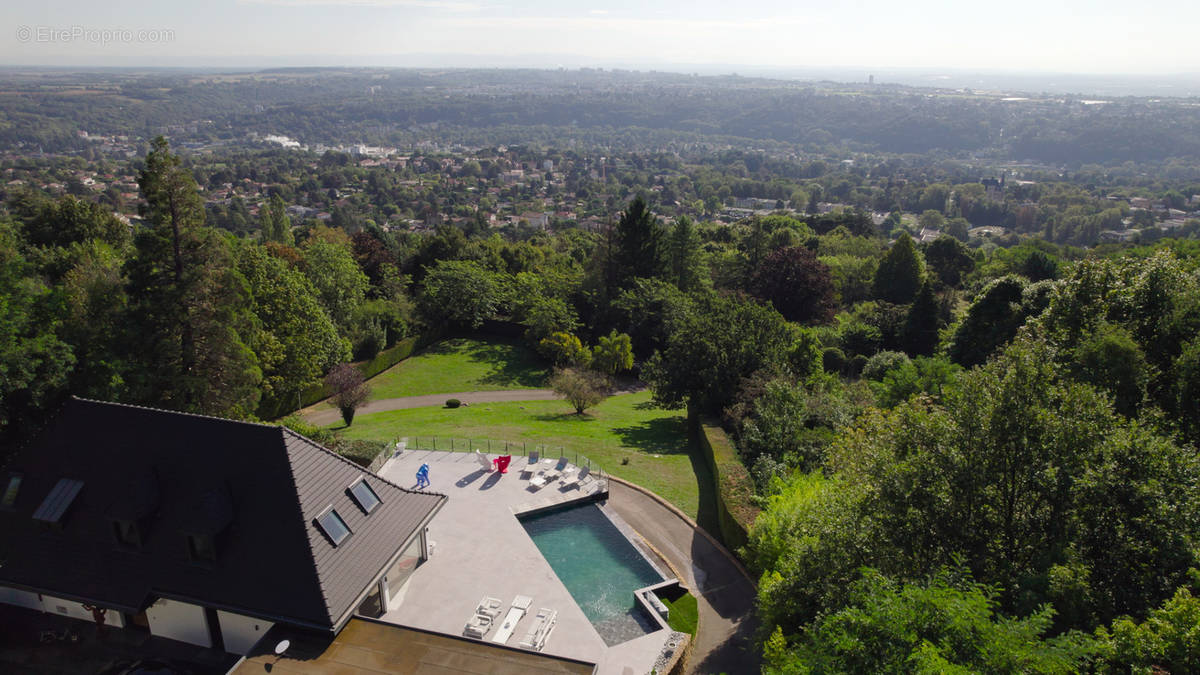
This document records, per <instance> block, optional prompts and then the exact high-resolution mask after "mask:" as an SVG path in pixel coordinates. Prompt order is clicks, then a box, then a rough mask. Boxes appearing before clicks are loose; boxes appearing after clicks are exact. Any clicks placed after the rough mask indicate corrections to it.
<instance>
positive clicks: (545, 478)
mask: <svg viewBox="0 0 1200 675" xmlns="http://www.w3.org/2000/svg"><path fill="white" fill-rule="evenodd" d="M556 480H558V472H557V471H554V470H553V469H544V470H542V471H539V472H538V474H537V475H536V476H534V477H533V478H530V479H529V487H532V488H537V489H541V488H544V487H546V485H547V484H549V483H553V482H554V481H556Z"/></svg>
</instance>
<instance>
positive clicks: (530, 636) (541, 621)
mask: <svg viewBox="0 0 1200 675" xmlns="http://www.w3.org/2000/svg"><path fill="white" fill-rule="evenodd" d="M556 623H558V612H556V611H554V610H550V609H546V608H545V607H543V608H542V609H539V610H538V613H537V616H536V617H534V621H533V625H532V626H530V627H529V632H528V633H526V634H525V638H524V639H523V640H521V641H520V642H518V643H517V646H518V647H520V648H521V649H530V650H533V651H535V652H540V651H542V649H543V648H544V647H545V646H546V640H548V639H550V633H551V632H552V631H553V630H554V624H556Z"/></svg>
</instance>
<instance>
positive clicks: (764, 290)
mask: <svg viewBox="0 0 1200 675" xmlns="http://www.w3.org/2000/svg"><path fill="white" fill-rule="evenodd" d="M749 290H750V292H751V293H753V294H754V295H755V296H756V297H759V298H762V299H763V300H767V301H768V302H770V303H771V304H772V305H774V306H775V309H776V310H778V311H779V313H780V314H782V315H783V316H784V317H786V318H787V319H788V320H789V321H796V322H798V323H803V324H808V325H815V324H824V323H829V321H830V320H832V319H833V314H834V310H835V303H834V297H833V281H832V277H831V275H830V272H829V268H828V267H826V266H825V265H824V264H823V263H821V262H820V261H818V260H817V255H816V254H815V253H814V252H812V251H810V250H809V249H807V248H805V247H803V246H794V247H791V248H783V249H779V250H778V251H774V252H772V253H771V254H770V255H768V256H767V257H766V258H765V259H764V260H763V261H762V264H761V265H759V267H758V269H757V270H755V272H754V275H753V276H752V277H751V279H750V283H749Z"/></svg>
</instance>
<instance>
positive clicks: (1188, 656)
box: [1096, 587, 1200, 675]
mask: <svg viewBox="0 0 1200 675" xmlns="http://www.w3.org/2000/svg"><path fill="white" fill-rule="evenodd" d="M1197 626H1200V598H1197V597H1196V596H1194V595H1193V594H1192V591H1191V590H1190V589H1189V588H1187V587H1182V588H1180V589H1178V590H1177V591H1175V595H1174V596H1173V597H1172V598H1171V599H1169V600H1167V601H1166V602H1165V603H1163V605H1162V607H1158V608H1156V609H1154V610H1153V611H1151V612H1150V614H1149V616H1147V617H1146V620H1145V621H1143V622H1141V623H1136V622H1134V621H1133V619H1131V618H1129V617H1121V618H1119V619H1117V620H1116V621H1114V622H1113V625H1112V628H1111V629H1108V628H1104V627H1101V628H1100V629H1098V630H1097V631H1096V637H1097V638H1098V639H1099V641H1100V645H1101V654H1102V657H1103V659H1102V661H1101V663H1100V664H1099V668H1097V671H1098V672H1102V673H1113V674H1114V675H1115V674H1116V673H1195V672H1200V643H1198V642H1197V640H1196V627H1197Z"/></svg>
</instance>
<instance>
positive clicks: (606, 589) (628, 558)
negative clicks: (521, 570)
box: [521, 504, 663, 647]
mask: <svg viewBox="0 0 1200 675" xmlns="http://www.w3.org/2000/svg"><path fill="white" fill-rule="evenodd" d="M521 524H522V525H523V526H525V531H526V532H528V533H529V537H530V538H531V539H533V543H534V544H536V545H537V547H538V550H539V551H541V552H542V556H543V557H545V558H546V562H548V563H550V568H551V569H553V570H554V573H555V574H557V575H558V578H559V580H560V581H562V583H563V585H564V586H566V587H567V591H569V592H570V593H571V597H572V598H574V599H575V603H576V604H578V605H579V607H580V608H581V609H582V610H583V613H584V615H586V616H587V618H588V620H589V621H591V622H592V625H593V626H595V627H596V632H598V633H600V637H602V638H604V642H605V644H607V645H609V646H610V647H611V646H613V645H616V644H620V643H622V642H625V641H627V640H632V639H633V638H636V637H641V636H642V635H645V634H647V633H651V632H653V631H655V630H658V628H659V626H658V624H656V623H654V622H653V621H652V620H651V619H650V618H649V617H647V616H646V615H645V613H644V612H643V611H642V609H641V608H640V607H638V606H637V605H636V602H635V601H634V598H633V592H634V591H635V590H637V589H639V588H642V587H643V586H649V585H651V584H656V583H658V582H660V581H663V578H662V575H660V574H659V573H658V571H657V570H655V569H654V567H653V566H652V565H651V564H650V563H649V562H647V561H646V559H645V558H644V557H642V554H641V553H639V552H638V551H637V549H635V548H634V547H633V544H631V543H630V542H629V540H628V539H626V538H625V535H624V534H622V533H621V531H620V530H618V529H617V527H616V526H615V525H613V523H612V521H610V520H609V519H608V517H607V516H606V515H604V513H603V512H602V511H601V510H600V507H599V506H597V505H595V504H588V505H587V506H576V507H572V508H569V509H565V510H559V511H552V512H549V513H542V514H537V515H532V516H527V517H522V518H521Z"/></svg>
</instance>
